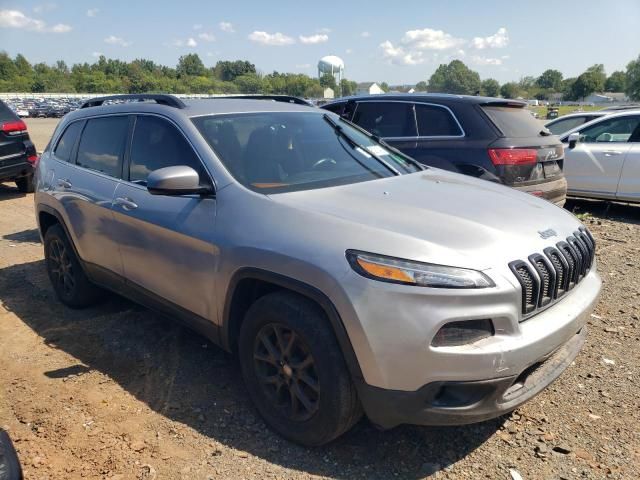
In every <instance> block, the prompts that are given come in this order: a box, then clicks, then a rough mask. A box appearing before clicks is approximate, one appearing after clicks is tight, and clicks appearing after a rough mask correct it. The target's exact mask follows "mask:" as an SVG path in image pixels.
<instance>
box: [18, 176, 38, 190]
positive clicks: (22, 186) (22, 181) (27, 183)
mask: <svg viewBox="0 0 640 480" xmlns="http://www.w3.org/2000/svg"><path fill="white" fill-rule="evenodd" d="M16 186H17V187H18V190H20V191H21V192H22V193H33V191H34V190H35V184H34V181H33V174H31V175H27V176H26V177H20V178H16Z"/></svg>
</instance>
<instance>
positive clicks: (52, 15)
mask: <svg viewBox="0 0 640 480" xmlns="http://www.w3.org/2000/svg"><path fill="white" fill-rule="evenodd" d="M0 50H5V51H7V52H8V53H9V54H10V55H11V56H14V55H16V54H17V53H22V54H23V55H25V56H26V57H27V59H28V60H29V61H30V62H32V63H37V62H46V63H54V62H55V61H56V60H59V59H61V60H64V61H66V62H67V64H73V63H77V62H89V63H92V62H94V61H95V60H96V59H97V57H98V56H100V55H105V56H107V57H111V58H119V59H122V60H133V59H135V58H147V59H151V60H153V61H155V62H157V63H161V64H163V65H169V66H175V65H176V63H177V61H178V58H179V57H180V56H181V55H184V54H187V53H197V54H198V55H199V56H200V58H202V60H203V62H204V63H205V65H206V66H213V65H215V63H216V62H217V61H218V60H236V59H241V60H249V61H250V62H252V63H254V64H255V65H256V68H257V69H258V71H260V72H262V73H265V74H266V73H270V72H272V71H274V70H276V71H279V72H296V73H306V74H308V75H311V76H315V75H317V63H318V60H319V59H320V58H321V57H323V56H325V55H337V56H339V57H341V58H342V59H343V60H344V63H345V77H347V78H349V79H351V80H356V81H360V82H364V81H378V82H381V81H386V82H388V83H389V84H391V85H399V84H413V83H416V82H418V81H420V80H425V81H426V80H428V78H429V77H430V76H431V74H432V73H433V72H434V71H435V69H436V68H437V67H438V65H439V64H441V63H448V62H449V61H450V60H452V59H454V58H457V59H460V60H462V61H463V62H465V63H466V64H467V65H468V66H469V67H471V68H472V69H474V70H476V71H478V72H479V73H480V76H481V77H482V78H483V79H484V78H495V79H497V80H498V81H500V82H501V83H504V82H506V81H511V80H516V81H517V80H519V79H520V78H521V77H523V76H527V75H532V76H538V75H540V73H542V72H543V71H544V70H545V69H547V68H554V69H557V70H560V71H561V72H562V73H563V74H564V76H565V78H567V77H572V76H577V75H579V74H580V73H582V72H583V71H584V70H585V69H586V68H587V67H589V66H591V65H593V64H595V63H602V64H604V66H605V70H606V71H607V73H611V72H613V71H615V70H624V68H625V66H626V65H627V63H628V62H629V61H631V60H632V59H634V58H636V57H638V55H639V54H640V1H639V0H614V1H609V2H606V4H605V3H603V2H601V1H592V0H576V1H574V0H562V1H556V2H541V1H526V2H525V1H520V0H511V1H490V0H485V1H483V2H478V1H463V0H460V1H455V0H450V1H447V2H445V1H443V0H438V1H431V0H421V1H413V0H404V1H401V2H390V1H384V2H376V1H373V0H370V1H360V0H350V1H339V2H335V1H330V0H325V1H316V2H310V1H306V0H297V1H289V0H271V1H264V0H261V1H243V0H226V1H224V2H219V1H213V0H210V1H193V0H180V1H178V2H173V1H172V2H162V1H160V0H156V1H149V0H129V1H126V2H125V1H122V0H106V1H102V0H75V1H72V0H51V1H48V0H43V1H39V0H36V1H30V0H19V1H18V0H0Z"/></svg>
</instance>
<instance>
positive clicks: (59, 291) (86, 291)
mask: <svg viewBox="0 0 640 480" xmlns="http://www.w3.org/2000/svg"><path fill="white" fill-rule="evenodd" d="M44 258H45V263H46V266H47V273H48V275H49V280H51V285H52V286H53V289H54V291H55V292H56V295H57V296H58V298H59V299H60V301H61V302H62V303H64V304H65V305H67V306H68V307H71V308H84V307H88V306H89V305H93V304H95V303H97V301H98V300H99V299H100V294H101V293H102V291H101V290H100V289H99V288H98V287H97V286H95V285H94V284H93V283H91V281H90V280H89V279H88V278H87V276H86V275H85V273H84V271H83V270H82V266H81V265H80V261H79V260H78V257H77V256H76V254H75V251H74V249H73V247H72V246H71V242H70V241H69V239H68V238H67V235H66V234H65V232H64V229H63V228H62V226H61V225H60V224H56V225H52V226H51V227H49V228H48V229H47V233H45V235H44Z"/></svg>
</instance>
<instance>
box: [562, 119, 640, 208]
mask: <svg viewBox="0 0 640 480" xmlns="http://www.w3.org/2000/svg"><path fill="white" fill-rule="evenodd" d="M560 140H561V141H562V143H563V144H564V147H565V157H564V175H565V177H566V178H567V184H568V191H567V195H570V196H574V197H587V198H599V199H605V200H619V201H623V202H640V109H637V110H623V111H620V112H616V113H609V114H608V115H606V116H603V117H600V118H598V119H595V120H592V121H590V122H588V123H585V124H583V125H580V126H578V127H576V128H574V129H572V130H570V131H568V132H566V133H565V134H563V135H562V136H561V138H560Z"/></svg>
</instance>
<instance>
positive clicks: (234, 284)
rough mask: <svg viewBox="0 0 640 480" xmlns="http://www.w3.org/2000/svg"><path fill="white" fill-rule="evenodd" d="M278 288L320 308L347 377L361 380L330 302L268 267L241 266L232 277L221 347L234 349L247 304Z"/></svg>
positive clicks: (345, 334) (343, 331)
mask: <svg viewBox="0 0 640 480" xmlns="http://www.w3.org/2000/svg"><path fill="white" fill-rule="evenodd" d="M280 290H288V291H292V292H295V293H298V294H299V295H302V296H304V297H307V298H309V299H310V300H312V301H313V302H314V303H316V304H317V305H318V306H319V307H320V308H321V309H322V311H323V312H324V314H325V317H326V319H327V321H328V323H329V326H330V327H331V330H332V331H333V333H334V335H335V337H336V339H337V341H338V345H339V346H340V350H341V351H342V355H343V357H344V360H345V363H346V364H347V367H348V369H349V373H350V374H351V378H352V379H353V381H354V382H356V384H358V383H359V381H361V380H362V379H363V375H362V370H361V369H360V365H359V363H358V360H357V357H356V354H355V351H354V349H353V346H352V344H351V341H350V339H349V335H348V334H347V330H346V329H345V326H344V324H343V322H342V319H341V318H340V315H339V313H338V311H337V309H336V308H335V306H334V305H333V302H332V301H331V300H330V299H329V297H327V295H325V294H324V293H323V292H322V291H320V290H318V289H317V288H316V287H314V286H312V285H309V284H307V283H305V282H302V281H300V280H297V279H294V278H291V277H287V276H285V275H281V274H279V273H275V272H270V271H268V270H262V269H259V268H251V267H247V268H241V269H240V270H238V271H236V272H235V273H234V275H233V276H232V278H231V281H230V282H229V288H228V289H227V294H226V297H225V302H224V310H223V317H222V318H223V322H222V329H221V333H222V334H221V339H220V340H221V343H222V347H223V348H225V349H226V350H228V351H230V352H233V351H235V350H236V348H237V339H238V334H239V331H240V326H241V325H242V322H243V320H244V315H245V313H246V312H247V310H248V309H249V307H250V306H251V304H252V303H253V302H255V301H256V300H257V299H258V298H260V297H262V296H264V295H266V294H268V293H271V292H275V291H280Z"/></svg>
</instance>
